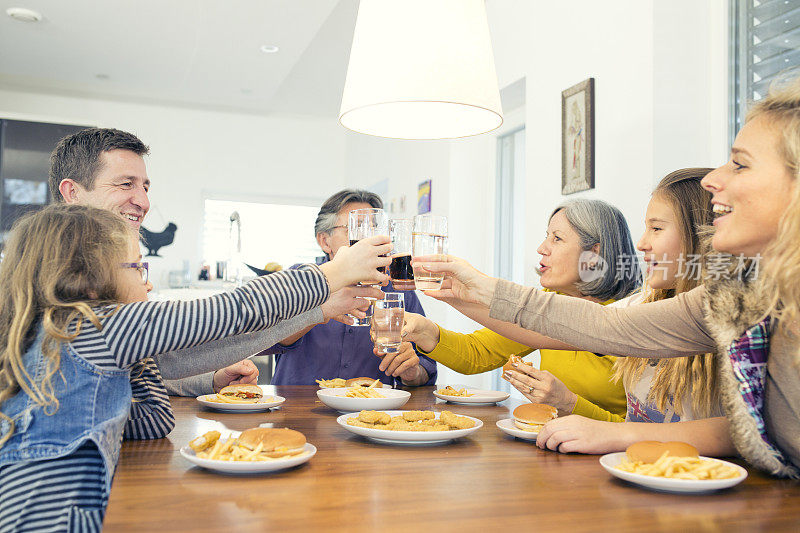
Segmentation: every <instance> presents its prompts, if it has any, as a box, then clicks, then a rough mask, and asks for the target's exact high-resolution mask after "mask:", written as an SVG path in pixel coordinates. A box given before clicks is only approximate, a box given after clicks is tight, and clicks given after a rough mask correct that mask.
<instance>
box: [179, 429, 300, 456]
mask: <svg viewBox="0 0 800 533" xmlns="http://www.w3.org/2000/svg"><path fill="white" fill-rule="evenodd" d="M219 437H220V433H219V431H209V432H208V433H206V434H205V435H202V436H200V437H197V438H196V439H194V440H193V441H191V442H190V443H189V447H190V448H191V449H193V450H194V451H195V455H197V457H199V458H201V459H211V460H213V461H277V460H279V459H285V458H286V457H295V456H297V455H301V454H303V453H308V452H306V451H305V450H304V449H303V448H298V450H297V453H288V454H287V455H285V456H283V457H270V456H268V455H267V454H266V452H262V450H263V449H264V445H263V444H259V445H258V446H256V447H255V449H253V450H251V449H249V448H246V447H244V446H241V445H240V444H239V443H238V441H237V440H236V439H235V438H233V437H228V438H227V439H225V440H220V439H219Z"/></svg>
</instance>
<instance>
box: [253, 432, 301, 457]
mask: <svg viewBox="0 0 800 533" xmlns="http://www.w3.org/2000/svg"><path fill="white" fill-rule="evenodd" d="M237 441H238V443H239V445H240V446H243V447H245V448H247V449H249V450H255V449H256V448H257V447H258V445H259V444H261V453H263V454H264V455H266V456H268V457H276V458H277V457H290V456H292V455H298V454H300V453H302V452H303V450H304V447H305V445H306V436H305V435H303V434H302V433H300V432H299V431H295V430H293V429H289V428H252V429H246V430H244V431H242V434H241V435H239V438H238V439H237Z"/></svg>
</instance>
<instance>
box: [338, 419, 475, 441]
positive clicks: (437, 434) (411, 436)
mask: <svg viewBox="0 0 800 533" xmlns="http://www.w3.org/2000/svg"><path fill="white" fill-rule="evenodd" d="M384 413H387V414H388V415H389V416H397V415H401V414H403V411H384ZM436 414H437V415H438V414H439V413H436ZM357 416H358V413H348V414H346V415H341V416H340V417H339V418H337V419H336V422H337V423H338V424H339V425H340V426H342V427H343V428H344V429H346V430H347V431H349V432H351V433H355V434H356V435H361V436H363V437H367V438H368V439H370V440H374V441H376V442H382V443H385V444H412V445H413V444H419V445H423V444H439V443H443V442H447V441H450V440H453V439H457V438H459V437H466V436H467V435H470V434H472V433H475V432H476V431H478V430H479V429H480V428H482V427H483V422H481V421H480V419H478V418H473V417H471V416H468V417H466V418H469V419H470V420H472V421H474V422H475V425H474V426H473V427H471V428H469V429H454V430H452V431H392V430H389V429H372V428H362V427H357V426H351V425H348V423H347V419H348V418H352V417H357ZM459 416H463V415H459ZM436 418H439V417H438V416H437V417H436Z"/></svg>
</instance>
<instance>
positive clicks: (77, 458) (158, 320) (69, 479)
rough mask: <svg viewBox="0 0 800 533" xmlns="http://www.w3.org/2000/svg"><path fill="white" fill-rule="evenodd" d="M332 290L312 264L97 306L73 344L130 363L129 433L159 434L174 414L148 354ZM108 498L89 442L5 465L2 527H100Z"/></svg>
mask: <svg viewBox="0 0 800 533" xmlns="http://www.w3.org/2000/svg"><path fill="white" fill-rule="evenodd" d="M328 295H329V287H328V283H327V281H326V280H325V277H324V275H323V274H322V272H321V271H320V270H319V268H318V267H316V266H312V265H309V266H306V267H304V268H303V269H302V270H294V271H285V272H278V273H275V274H271V275H269V276H265V277H262V278H257V279H256V280H254V281H252V282H250V283H248V284H247V285H245V286H244V287H241V288H239V289H236V290H235V291H232V292H230V293H225V294H219V295H216V296H213V297H211V298H207V299H203V300H193V301H189V302H138V303H133V304H126V305H119V306H107V307H104V308H98V309H95V312H96V313H97V315H98V317H99V318H100V322H101V324H102V328H101V329H99V330H98V329H97V328H95V327H94V326H93V325H92V324H91V323H90V322H88V321H84V322H83V323H82V324H81V328H80V333H79V334H78V336H77V337H76V338H75V339H73V340H72V341H71V342H70V344H71V346H72V348H73V349H74V350H75V351H76V353H77V354H78V355H79V356H80V357H82V358H84V359H85V360H87V361H89V362H91V363H92V364H94V365H97V366H98V367H101V368H122V369H131V370H132V373H131V388H132V390H133V391H134V404H133V408H132V410H131V414H130V419H129V420H128V423H127V425H126V427H125V436H126V437H128V438H156V437H157V436H161V435H160V434H161V433H163V432H164V431H166V432H168V431H169V429H171V426H172V424H173V420H172V413H171V411H170V410H169V402H168V399H167V396H166V390H164V386H163V382H162V380H161V375H160V373H159V372H158V368H157V367H156V366H155V363H153V361H152V360H151V359H149V357H151V356H153V355H157V354H160V353H165V352H169V351H172V350H178V349H181V348H188V347H191V346H196V345H198V344H201V343H204V342H207V341H210V340H213V339H219V338H222V337H225V336H228V335H235V334H238V333H245V332H249V331H257V330H261V329H264V328H267V327H270V326H272V325H274V324H276V323H277V322H278V321H280V320H285V319H287V318H289V317H291V316H294V315H296V314H298V313H301V312H304V311H307V310H308V309H311V308H313V307H315V306H317V305H320V304H321V303H322V302H324V301H325V300H326V299H327V298H328ZM76 327H77V325H73V326H71V328H72V331H73V332H74V331H75V330H76ZM140 361H143V362H142V363H141V364H139V362H140ZM107 502H108V494H107V493H106V490H105V478H104V470H103V464H102V460H101V458H100V452H99V450H98V449H97V448H96V447H95V446H94V445H93V444H92V443H89V442H87V443H85V444H84V446H82V447H81V448H80V449H79V450H78V451H76V452H74V453H73V454H70V455H68V456H66V457H60V458H57V459H49V460H44V461H31V462H27V463H14V464H9V465H5V466H2V467H0V531H41V530H44V529H46V530H47V531H70V530H74V531H77V530H80V531H92V530H98V531H99V529H100V527H101V523H102V517H103V514H104V512H105V506H106V504H107ZM76 528H77V529H76Z"/></svg>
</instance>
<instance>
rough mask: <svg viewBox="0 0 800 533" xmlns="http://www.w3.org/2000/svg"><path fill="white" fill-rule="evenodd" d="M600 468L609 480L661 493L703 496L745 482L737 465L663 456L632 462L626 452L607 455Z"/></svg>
mask: <svg viewBox="0 0 800 533" xmlns="http://www.w3.org/2000/svg"><path fill="white" fill-rule="evenodd" d="M600 464H601V465H602V466H603V468H605V469H606V471H607V472H608V473H609V474H611V475H612V476H615V477H618V478H620V479H624V480H625V481H629V482H631V483H635V484H636V485H641V486H642V487H647V488H649V489H654V490H660V491H664V492H684V493H703V492H711V491H715V490H720V489H726V488H728V487H733V486H734V485H738V484H739V483H741V482H742V481H744V480H745V479H746V478H747V470H745V469H744V468H742V467H741V466H739V465H735V464H733V463H729V462H727V461H722V460H720V459H714V458H711V457H702V456H700V457H669V456H666V455H665V456H662V457H661V458H660V459H658V460H657V461H656V462H655V463H649V464H645V463H642V462H639V461H637V462H631V461H629V460H628V456H627V454H626V453H625V452H617V453H609V454H606V455H604V456H602V457H601V458H600Z"/></svg>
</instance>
